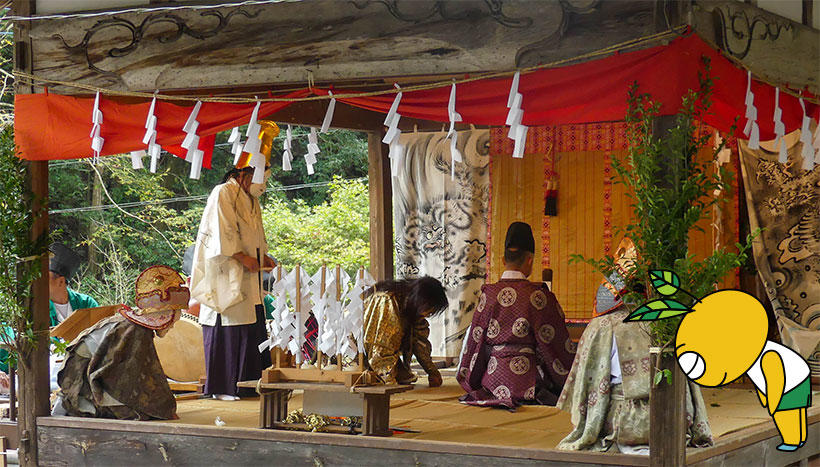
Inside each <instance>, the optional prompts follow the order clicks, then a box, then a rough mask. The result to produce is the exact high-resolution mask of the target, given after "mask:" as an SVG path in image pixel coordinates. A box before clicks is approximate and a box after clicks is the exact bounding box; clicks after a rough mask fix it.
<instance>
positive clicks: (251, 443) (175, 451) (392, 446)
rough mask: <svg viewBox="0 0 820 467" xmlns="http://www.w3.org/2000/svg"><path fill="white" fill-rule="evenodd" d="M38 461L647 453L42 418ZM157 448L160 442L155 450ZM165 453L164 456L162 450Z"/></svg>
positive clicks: (640, 460) (429, 461) (449, 461)
mask: <svg viewBox="0 0 820 467" xmlns="http://www.w3.org/2000/svg"><path fill="white" fill-rule="evenodd" d="M41 423H42V425H43V426H46V427H48V428H47V430H44V432H43V435H42V437H43V438H42V439H43V441H44V443H43V446H44V447H43V450H42V451H43V464H45V465H77V464H80V465H109V464H111V459H128V460H129V463H130V464H131V465H138V464H140V465H146V464H148V465H160V464H165V463H167V464H180V465H182V464H186V465H189V464H190V465H200V464H208V465H213V464H219V465H221V464H228V463H241V464H243V465H245V464H255V463H262V464H265V463H270V459H271V458H272V457H271V456H274V457H275V458H276V459H277V461H278V463H280V464H283V465H299V464H304V463H309V464H311V465H313V464H319V463H321V464H323V465H469V466H473V465H476V466H490V465H505V466H518V465H533V464H534V463H537V464H538V465H547V466H559V465H560V466H566V465H582V464H587V465H590V464H591V465H626V466H644V465H648V463H649V462H648V461H649V460H648V459H647V457H646V456H641V455H627V454H618V453H609V452H589V451H584V452H577V451H575V452H574V451H559V450H550V449H537V448H522V447H506V446H485V445H481V444H470V443H455V442H449V441H431V440H422V439H409V438H401V437H395V436H394V437H389V438H382V437H368V436H340V435H337V434H329V433H304V432H293V431H284V430H260V429H258V428H235V427H230V426H224V427H216V426H206V425H187V424H178V423H172V424H169V423H161V422H160V423H158V422H141V421H127V420H101V419H88V418H77V417H48V418H45V419H44V420H43V421H42V422H41ZM160 446H163V448H161V447H160ZM163 450H164V451H165V454H166V455H167V456H168V458H167V460H166V459H164V458H163V456H162V451H163Z"/></svg>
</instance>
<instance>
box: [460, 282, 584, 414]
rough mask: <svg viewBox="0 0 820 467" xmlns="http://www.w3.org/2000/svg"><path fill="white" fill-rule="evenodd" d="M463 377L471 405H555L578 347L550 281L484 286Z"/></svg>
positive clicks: (463, 358) (462, 380) (467, 350)
mask: <svg viewBox="0 0 820 467" xmlns="http://www.w3.org/2000/svg"><path fill="white" fill-rule="evenodd" d="M465 339H467V344H466V346H465V351H464V355H463V356H462V360H461V364H460V366H459V372H458V375H457V379H458V381H459V383H461V386H462V387H463V388H464V389H465V390H466V391H467V394H465V395H464V396H462V397H461V401H462V402H464V403H466V404H470V405H481V406H496V407H506V408H509V409H513V408H515V407H516V406H518V405H519V404H522V403H538V404H547V405H555V402H556V401H557V400H558V396H559V395H560V394H561V389H562V388H563V386H564V381H565V380H566V377H567V373H568V372H569V369H570V368H571V367H572V360H573V358H574V357H575V348H574V344H573V343H572V341H571V340H570V339H569V334H568V332H567V328H566V325H565V324H564V319H563V316H562V314H561V312H560V306H559V305H558V301H557V300H556V299H555V296H554V295H553V294H552V293H551V292H550V291H549V290H548V289H547V288H546V286H545V285H543V284H541V283H536V282H530V281H527V280H518V279H514V280H511V279H506V280H505V279H502V280H501V281H499V282H497V283H495V284H488V285H485V286H483V287H482V294H481V298H480V299H479V303H478V307H477V308H476V312H475V314H474V315H473V323H472V327H471V329H470V335H469V336H465Z"/></svg>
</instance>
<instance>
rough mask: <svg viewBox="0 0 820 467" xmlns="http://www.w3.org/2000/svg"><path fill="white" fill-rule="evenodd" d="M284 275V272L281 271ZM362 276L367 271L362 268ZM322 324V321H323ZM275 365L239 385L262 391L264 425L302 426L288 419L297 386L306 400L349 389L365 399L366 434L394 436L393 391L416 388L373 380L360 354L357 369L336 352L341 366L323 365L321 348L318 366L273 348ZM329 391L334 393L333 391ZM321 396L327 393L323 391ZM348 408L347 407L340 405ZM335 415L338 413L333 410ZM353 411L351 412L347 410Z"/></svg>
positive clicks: (298, 312)
mask: <svg viewBox="0 0 820 467" xmlns="http://www.w3.org/2000/svg"><path fill="white" fill-rule="evenodd" d="M299 267H300V266H298V265H297V266H296V268H297V270H296V290H297V291H298V293H300V294H301V285H302V284H301V283H300V272H299ZM340 272H341V270H340V269H339V266H336V298H337V299H339V298H340V297H341V285H340V280H339V278H340ZM279 274H280V277H277V279H281V272H280V273H279ZM359 274H360V277H361V276H362V274H363V271H362V270H360V271H359ZM324 292H325V266H322V284H321V293H322V294H324ZM300 301H301V300H299V299H297V300H295V305H296V315H297V316H298V317H299V319H300V320H301V311H302V310H301V303H300ZM319 325H320V326H321V323H319ZM272 357H273V365H271V367H270V368H267V369H265V370H264V371H263V372H262V378H261V379H260V380H259V381H243V382H240V383H238V384H237V386H238V387H243V388H254V389H256V390H257V392H258V393H259V427H260V428H298V427H297V426H295V425H293V424H288V423H285V418H286V417H287V415H288V397H289V395H290V392H291V391H293V390H294V389H301V390H303V391H305V398H304V400H305V402H307V400H308V399H309V398H311V397H312V398H313V399H314V400H316V398H317V397H316V395H312V394H310V393H325V394H326V395H327V396H331V397H328V399H332V400H339V399H338V398H339V397H342V398H344V393H348V394H351V395H353V396H354V398H359V399H360V400H361V403H362V406H361V407H362V410H361V415H362V431H361V433H362V434H363V435H366V436H390V435H391V434H392V432H391V431H390V429H389V428H388V423H389V421H390V396H391V395H392V394H396V393H400V392H404V391H409V390H411V389H413V385H411V384H401V385H400V384H390V385H386V384H378V383H376V382H375V381H369V380H368V376H369V374H368V373H366V372H365V366H364V356H363V355H362V354H359V355H358V356H357V364H356V366H355V368H354V369H352V370H349V371H345V370H343V369H342V356H341V355H337V356H336V362H337V368H335V369H322V364H323V363H324V359H325V355H323V354H322V353H321V352H320V351H318V350H317V353H316V368H295V367H291V366H290V362H289V361H290V360H291V358H289V357H291V355H289V354H288V353H286V352H284V351H283V350H282V349H279V348H276V349H274V350H272ZM327 393H334V394H333V395H330V394H327ZM318 397H319V398H323V397H324V396H321V395H319V396H318ZM339 410H340V411H344V410H347V409H339ZM330 415H335V414H330ZM346 415H351V414H346ZM336 431H338V432H346V433H350V432H351V430H349V429H339V430H336Z"/></svg>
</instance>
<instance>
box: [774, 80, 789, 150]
mask: <svg viewBox="0 0 820 467" xmlns="http://www.w3.org/2000/svg"><path fill="white" fill-rule="evenodd" d="M782 117H783V110H782V109H780V88H777V87H776V88H774V134H775V138H774V147H775V148H776V149H779V155H778V159H777V160H778V162H780V163H781V164H785V163H786V162H788V160H789V154H788V152H787V151H786V141H785V140H784V139H783V137H784V136H785V135H786V125H784V124H783V120H782Z"/></svg>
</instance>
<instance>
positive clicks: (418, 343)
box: [364, 277, 448, 387]
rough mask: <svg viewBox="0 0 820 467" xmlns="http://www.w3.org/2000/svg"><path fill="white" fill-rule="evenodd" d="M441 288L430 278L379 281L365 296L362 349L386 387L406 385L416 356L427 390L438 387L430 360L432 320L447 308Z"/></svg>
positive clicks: (411, 377)
mask: <svg viewBox="0 0 820 467" xmlns="http://www.w3.org/2000/svg"><path fill="white" fill-rule="evenodd" d="M447 305H448V303H447V294H446V292H445V291H444V287H443V286H442V285H441V282H439V281H438V280H436V279H433V278H432V277H422V278H419V279H404V280H398V281H394V280H386V281H381V282H379V283H377V284H376V285H374V286H373V287H371V288H370V289H368V290H367V291H366V292H365V304H364V348H365V352H366V353H367V362H368V365H369V367H370V369H371V370H373V371H375V372H376V374H378V376H379V377H380V378H381V379H382V380H384V382H385V383H386V384H397V383H398V384H410V383H413V382H415V381H416V380H417V379H418V378H417V376H416V374H415V373H414V372H413V371H412V370H411V369H410V359H411V358H412V356H413V355H415V356H416V360H418V362H419V364H420V365H421V367H422V368H423V369H424V371H426V372H427V375H428V384H429V385H430V387H436V386H441V382H442V380H441V373H439V371H438V368H436V365H435V363H433V358H432V357H431V356H430V354H431V352H432V350H433V346H432V345H431V344H430V340H429V339H428V338H429V336H430V323H429V322H427V318H430V317H433V316H435V315H437V314H439V313H441V311H443V310H444V309H445V308H447Z"/></svg>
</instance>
